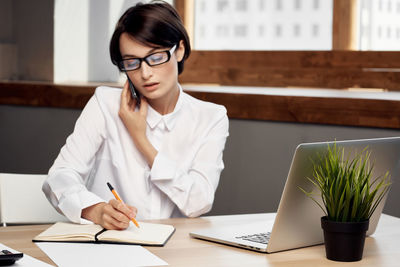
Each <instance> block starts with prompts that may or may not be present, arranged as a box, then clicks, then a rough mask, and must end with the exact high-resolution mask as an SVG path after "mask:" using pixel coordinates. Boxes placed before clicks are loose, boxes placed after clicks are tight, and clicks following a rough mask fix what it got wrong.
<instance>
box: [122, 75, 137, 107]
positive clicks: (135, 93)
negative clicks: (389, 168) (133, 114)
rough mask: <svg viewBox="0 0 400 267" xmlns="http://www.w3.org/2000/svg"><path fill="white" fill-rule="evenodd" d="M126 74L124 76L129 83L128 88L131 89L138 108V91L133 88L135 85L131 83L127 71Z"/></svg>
mask: <svg viewBox="0 0 400 267" xmlns="http://www.w3.org/2000/svg"><path fill="white" fill-rule="evenodd" d="M125 74H126V78H128V83H129V90H130V91H131V94H132V98H133V99H135V100H136V105H137V107H138V108H140V94H139V91H137V90H136V89H135V86H134V85H133V82H132V81H131V79H129V76H128V74H127V73H125Z"/></svg>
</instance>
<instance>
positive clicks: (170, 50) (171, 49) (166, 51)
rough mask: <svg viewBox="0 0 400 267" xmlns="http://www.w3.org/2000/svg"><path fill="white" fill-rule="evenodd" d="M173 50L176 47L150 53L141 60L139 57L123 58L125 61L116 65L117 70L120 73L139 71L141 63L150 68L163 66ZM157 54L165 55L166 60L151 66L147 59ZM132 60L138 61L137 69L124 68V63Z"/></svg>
mask: <svg viewBox="0 0 400 267" xmlns="http://www.w3.org/2000/svg"><path fill="white" fill-rule="evenodd" d="M175 49H176V45H174V46H173V47H171V48H170V49H169V50H163V51H157V52H154V53H151V54H150V55H147V56H145V57H142V58H140V57H129V58H125V59H123V60H121V61H120V62H119V63H118V68H119V69H120V71H125V72H126V71H132V70H138V69H140V68H141V67H142V62H143V61H144V62H146V64H147V65H148V66H150V67H154V66H159V65H162V64H164V63H167V62H168V61H169V60H170V59H171V56H172V53H174V52H175ZM158 53H167V60H166V61H164V62H162V63H158V64H151V63H150V62H149V61H148V58H150V57H151V56H153V55H155V54H158ZM132 59H137V60H139V65H138V67H137V68H136V69H126V68H125V66H124V61H126V60H132Z"/></svg>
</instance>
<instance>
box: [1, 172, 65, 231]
mask: <svg viewBox="0 0 400 267" xmlns="http://www.w3.org/2000/svg"><path fill="white" fill-rule="evenodd" d="M46 176H47V175H39V174H11V173H0V219H1V223H2V224H3V225H4V226H5V225H6V224H31V223H52V222H57V221H67V219H66V218H65V216H63V215H61V214H59V213H58V212H57V211H56V210H55V209H54V208H53V206H51V204H50V203H49V201H48V200H47V198H46V196H45V195H44V193H43V192H42V184H43V181H44V180H45V179H46Z"/></svg>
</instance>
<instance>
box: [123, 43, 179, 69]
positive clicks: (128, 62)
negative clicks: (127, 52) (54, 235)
mask: <svg viewBox="0 0 400 267" xmlns="http://www.w3.org/2000/svg"><path fill="white" fill-rule="evenodd" d="M175 49H176V45H174V46H173V47H172V48H171V49H170V50H166V51H160V52H155V53H153V54H150V55H148V56H146V57H143V58H126V59H124V60H122V61H121V62H120V63H119V68H120V70H122V71H131V70H137V69H139V68H140V66H142V61H145V62H146V63H147V65H149V66H157V65H161V64H164V63H166V62H168V61H169V60H170V59H171V55H172V53H174V51H175Z"/></svg>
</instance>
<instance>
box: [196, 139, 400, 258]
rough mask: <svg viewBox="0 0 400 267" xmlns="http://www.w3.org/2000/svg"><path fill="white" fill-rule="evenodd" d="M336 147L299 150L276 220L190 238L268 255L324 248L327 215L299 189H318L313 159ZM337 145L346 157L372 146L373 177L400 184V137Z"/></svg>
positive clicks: (312, 145)
mask: <svg viewBox="0 0 400 267" xmlns="http://www.w3.org/2000/svg"><path fill="white" fill-rule="evenodd" d="M332 143H333V142H323V143H307V144H300V145H299V146H298V147H297V148H296V151H295V153H294V156H293V160H292V164H291V166H290V170H289V174H288V177H287V180H286V184H285V187H284V190H283V193H282V197H281V200H280V203H279V207H278V211H277V214H276V217H275V220H273V221H262V222H255V223H252V224H246V225H235V226H224V227H221V228H215V227H213V228H208V229H201V230H198V231H194V232H191V233H190V236H191V237H194V238H200V239H204V240H208V241H214V242H218V243H223V244H227V245H232V246H237V247H240V248H246V249H251V250H255V251H259V252H266V253H272V252H277V251H282V250H289V249H295V248H301V247H306V246H312V245H318V244H322V243H323V242H324V241H323V232H322V229H321V222H320V218H321V217H322V216H324V213H323V211H322V210H321V209H320V208H319V207H318V205H316V203H315V202H314V201H312V200H311V199H310V198H309V197H307V196H306V195H305V194H304V193H303V192H302V191H301V190H300V189H299V187H301V188H303V189H305V190H307V191H311V190H313V189H314V187H313V186H312V184H311V182H309V181H308V180H307V179H306V177H312V162H311V160H310V159H311V158H315V155H317V153H319V154H320V155H323V154H324V153H325V152H326V149H327V145H328V144H332ZM336 144H337V146H338V147H344V148H345V153H347V152H349V153H350V152H351V153H353V154H354V153H355V152H361V151H362V150H363V149H364V148H365V147H366V146H368V149H369V151H370V152H371V162H374V171H373V177H376V176H378V175H382V174H384V173H386V171H389V173H390V174H391V179H392V181H395V180H398V176H399V172H400V137H391V138H378V139H364V140H349V141H337V142H336ZM316 192H317V191H316ZM386 196H387V195H386ZM317 200H318V201H321V199H320V198H319V199H318V198H317ZM385 201H386V197H385V198H384V199H383V200H382V201H381V203H380V205H379V206H378V207H377V209H376V210H375V212H374V214H373V215H372V217H371V219H370V224H369V229H368V232H367V235H371V234H372V233H374V232H375V229H376V226H377V224H378V221H379V217H380V215H381V213H382V210H383V206H384V204H385ZM320 203H322V202H320Z"/></svg>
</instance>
